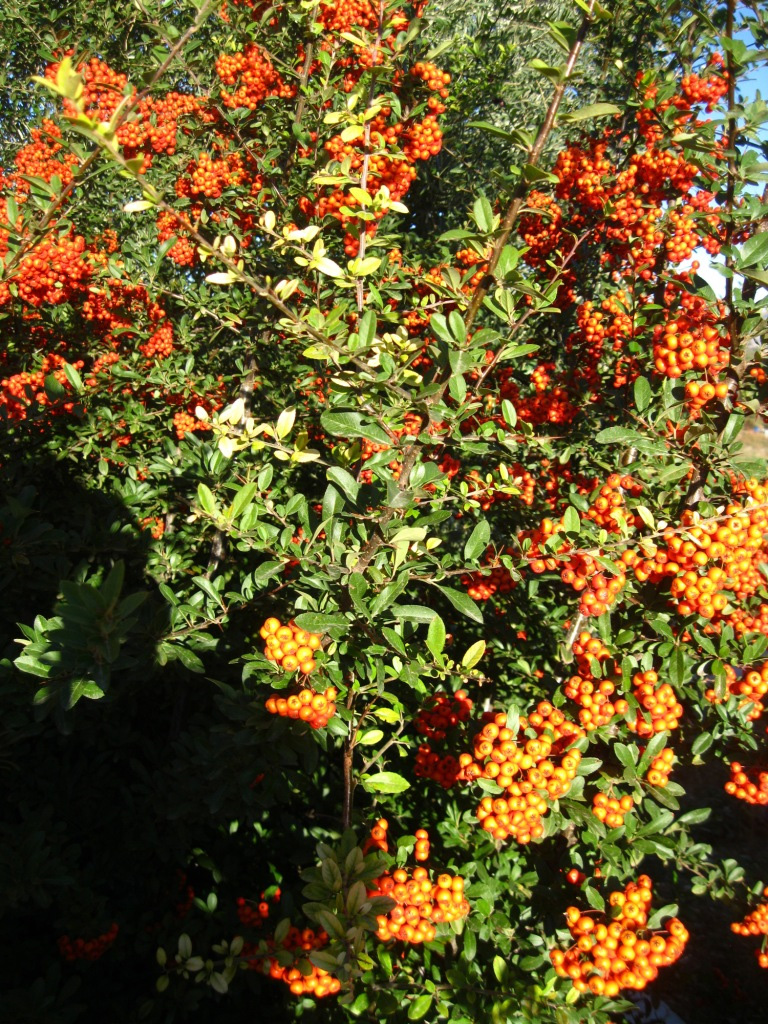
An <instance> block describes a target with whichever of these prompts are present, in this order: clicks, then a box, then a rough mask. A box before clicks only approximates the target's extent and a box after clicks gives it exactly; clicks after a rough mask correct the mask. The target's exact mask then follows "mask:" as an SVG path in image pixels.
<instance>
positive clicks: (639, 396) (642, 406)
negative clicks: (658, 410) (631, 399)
mask: <svg viewBox="0 0 768 1024" xmlns="http://www.w3.org/2000/svg"><path fill="white" fill-rule="evenodd" d="M633 393H634V396H635V408H636V409H637V411H638V412H644V411H645V410H646V409H647V408H648V406H649V405H650V404H651V398H652V397H653V393H652V392H651V385H650V384H649V383H648V381H647V379H646V378H645V377H638V378H637V380H636V381H635V383H634V385H633Z"/></svg>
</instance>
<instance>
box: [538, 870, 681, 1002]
mask: <svg viewBox="0 0 768 1024" xmlns="http://www.w3.org/2000/svg"><path fill="white" fill-rule="evenodd" d="M652 896H653V893H652V884H651V880H650V878H648V876H647V875H641V876H640V877H639V878H638V879H637V881H636V882H630V883H629V884H628V885H627V886H626V888H625V889H624V892H613V893H611V895H610V897H609V900H608V902H609V904H610V906H611V907H612V908H613V911H612V915H611V919H610V920H609V921H607V920H606V919H605V918H603V919H598V918H596V917H594V916H591V914H589V913H588V914H585V913H583V912H582V911H581V910H579V908H578V907H568V910H567V911H566V920H567V923H568V930H569V931H570V933H571V935H572V936H573V938H574V940H575V942H574V945H573V946H571V948H570V949H568V950H565V951H563V950H561V949H553V950H552V952H551V953H550V960H551V961H552V964H553V966H554V968H555V970H556V971H557V973H558V974H559V975H560V977H561V978H570V979H571V981H572V982H573V986H574V988H575V989H577V990H578V991H579V992H592V993H593V994H594V995H597V996H607V997H608V998H610V999H612V998H615V997H616V996H617V995H618V994H619V992H620V991H621V989H625V988H629V989H637V990H639V989H643V988H645V986H646V985H647V984H648V982H649V981H653V980H654V979H655V978H656V977H657V976H658V973H659V968H660V967H666V966H668V965H669V964H673V963H674V962H675V961H676V960H678V959H679V958H680V956H681V955H682V952H683V950H684V948H685V944H686V942H687V941H688V931H687V929H686V928H685V926H684V925H683V923H682V922H681V921H679V920H678V919H677V918H675V917H673V918H670V919H669V920H668V921H667V926H666V932H660V931H657V932H651V931H649V930H648V928H647V924H648V913H649V910H650V904H651V899H652Z"/></svg>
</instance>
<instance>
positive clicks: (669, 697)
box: [627, 669, 683, 737]
mask: <svg viewBox="0 0 768 1024" xmlns="http://www.w3.org/2000/svg"><path fill="white" fill-rule="evenodd" d="M658 681H659V677H658V674H657V673H656V672H654V671H653V670H652V669H651V670H649V671H647V672H637V673H636V674H635V675H634V677H633V679H632V684H633V686H634V691H633V692H634V695H635V697H636V698H637V701H638V703H639V704H640V706H641V707H642V708H644V709H645V711H647V712H648V714H649V715H650V721H648V719H647V718H646V717H645V716H644V715H643V714H642V712H638V714H637V717H636V718H635V719H634V720H630V721H629V722H628V723H627V725H628V727H629V728H630V729H631V730H632V732H636V733H637V735H638V736H643V737H649V736H653V735H655V734H656V733H657V732H665V731H667V730H668V731H671V730H672V729H676V728H677V722H678V719H679V718H681V717H682V714H683V707H682V705H681V704H680V703H679V702H678V699H677V695H676V694H675V691H674V690H673V689H672V687H671V686H670V685H669V683H662V684H661V686H659V687H657V685H656V684H657V683H658Z"/></svg>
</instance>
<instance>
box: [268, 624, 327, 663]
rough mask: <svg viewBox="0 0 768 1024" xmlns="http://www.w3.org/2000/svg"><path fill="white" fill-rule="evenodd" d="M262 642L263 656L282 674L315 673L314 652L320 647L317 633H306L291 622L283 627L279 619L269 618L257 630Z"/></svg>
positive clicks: (320, 641) (320, 643) (319, 638)
mask: <svg viewBox="0 0 768 1024" xmlns="http://www.w3.org/2000/svg"><path fill="white" fill-rule="evenodd" d="M259 636H261V638H262V640H264V656H265V657H266V658H267V659H268V660H269V661H272V662H274V663H275V664H276V665H278V666H279V667H280V668H282V669H283V671H284V672H295V671H296V669H298V670H299V672H301V673H302V674H303V675H307V676H308V675H310V673H312V672H314V671H315V668H316V667H317V666H316V663H315V658H314V655H315V651H318V650H320V648H321V647H322V639H321V637H320V635H319V634H318V633H308V632H307V631H306V630H305V629H299V627H298V626H296V625H295V624H294V623H293V622H289V623H288V624H287V625H286V626H284V625H283V624H282V623H281V622H280V620H279V619H276V618H274V616H271V617H270V618H268V619H267V620H266V621H265V623H264V625H263V626H262V627H261V629H260V630H259Z"/></svg>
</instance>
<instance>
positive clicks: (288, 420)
mask: <svg viewBox="0 0 768 1024" xmlns="http://www.w3.org/2000/svg"><path fill="white" fill-rule="evenodd" d="M295 420H296V410H295V409H283V411H282V412H281V413H280V415H279V416H278V417H277V423H276V424H275V432H276V433H277V437H278V439H279V440H281V441H282V439H283V438H284V437H287V436H288V435H289V434H290V432H291V431H292V430H293V424H294V422H295Z"/></svg>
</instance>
